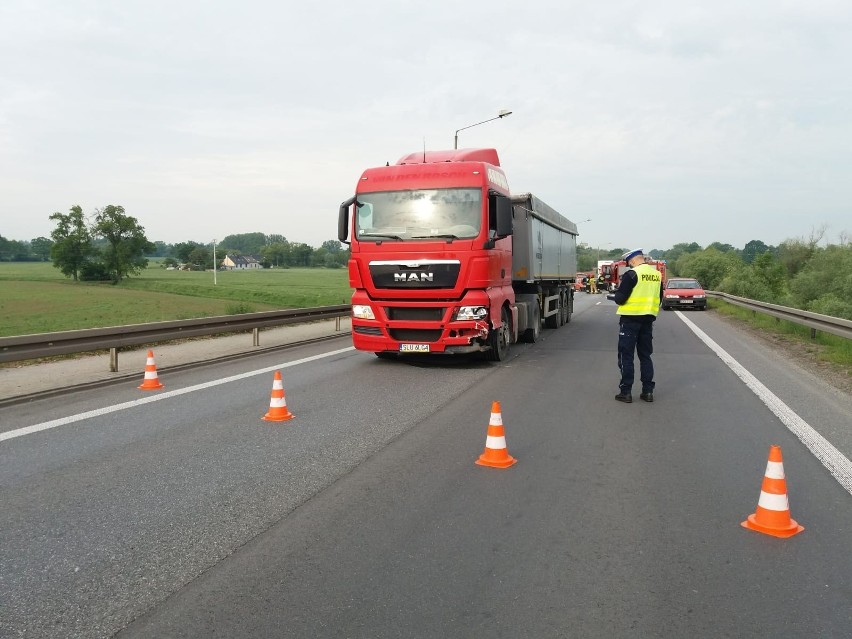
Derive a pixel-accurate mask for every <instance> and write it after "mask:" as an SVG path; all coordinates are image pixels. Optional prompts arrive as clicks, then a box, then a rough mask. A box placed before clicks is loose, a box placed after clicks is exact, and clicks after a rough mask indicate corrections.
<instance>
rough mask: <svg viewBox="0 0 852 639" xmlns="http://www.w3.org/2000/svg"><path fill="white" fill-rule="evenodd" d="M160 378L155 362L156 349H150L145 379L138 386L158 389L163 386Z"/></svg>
mask: <svg viewBox="0 0 852 639" xmlns="http://www.w3.org/2000/svg"><path fill="white" fill-rule="evenodd" d="M162 387H163V385H162V384H161V383H160V379H159V378H158V377H157V366H156V364H154V351H148V359H147V360H145V379H144V380H142V385H141V386H139V387H138V388H141V389H142V390H157V389H158V388H162Z"/></svg>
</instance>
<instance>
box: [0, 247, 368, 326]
mask: <svg viewBox="0 0 852 639" xmlns="http://www.w3.org/2000/svg"><path fill="white" fill-rule="evenodd" d="M351 295H352V289H350V288H349V277H348V274H347V271H346V269H322V268H318V269H308V268H305V269H295V268H294V269H269V270H266V269H261V270H252V271H219V272H218V273H217V274H216V284H215V285H214V283H213V272H212V271H209V272H194V271H167V270H165V269H163V268H161V267H160V266H159V264H157V263H154V262H152V263H151V265H150V266H149V268H148V269H146V270H145V271H144V272H142V273H140V274H139V275H138V276H135V277H132V278H130V279H128V280H126V281H124V282H122V283H121V284H119V285H117V286H113V285H111V284H106V283H89V282H73V281H71V280H70V279H68V278H66V277H65V276H63V275H62V273H60V272H59V270H58V269H55V268H54V267H53V265H52V264H51V263H49V262H48V263H33V262H21V263H18V262H11V263H10V262H0V336H4V337H5V336H10V335H29V334H33V333H50V332H54V331H67V330H75V329H80V328H96V327H104V326H124V325H126V324H144V323H147V322H159V321H165V320H175V319H189V318H193V317H213V316H217V315H234V314H237V313H252V312H259V311H268V310H275V309H281V308H310V307H315V306H332V305H336V304H347V303H349V299H350V297H351Z"/></svg>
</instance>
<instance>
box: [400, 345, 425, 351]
mask: <svg viewBox="0 0 852 639" xmlns="http://www.w3.org/2000/svg"><path fill="white" fill-rule="evenodd" d="M399 352H400V353H428V352H429V344H400V345H399Z"/></svg>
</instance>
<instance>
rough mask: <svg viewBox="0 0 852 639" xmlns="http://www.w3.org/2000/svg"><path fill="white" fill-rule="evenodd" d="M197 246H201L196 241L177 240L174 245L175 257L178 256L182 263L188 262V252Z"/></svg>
mask: <svg viewBox="0 0 852 639" xmlns="http://www.w3.org/2000/svg"><path fill="white" fill-rule="evenodd" d="M198 246H201V244H199V243H198V242H193V241H191V240H190V241H189V242H179V243H178V244H175V246H174V254H175V257H176V258H178V259H179V260H180V261H181V262H183V263H184V264H188V263H189V254H190V253H192V251H193V249H195V248H196V247H198Z"/></svg>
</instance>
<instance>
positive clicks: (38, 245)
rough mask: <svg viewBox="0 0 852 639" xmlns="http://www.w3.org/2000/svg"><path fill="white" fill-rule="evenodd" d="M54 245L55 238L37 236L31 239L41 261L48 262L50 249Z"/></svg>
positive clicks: (33, 249)
mask: <svg viewBox="0 0 852 639" xmlns="http://www.w3.org/2000/svg"><path fill="white" fill-rule="evenodd" d="M52 246H53V240H50V239H48V238H46V237H36V238H33V239H32V240H30V248H31V249H32V252H33V255H35V256H36V257H37V258H38V260H39V261H40V262H46V261H47V260H49V259H50V249H51V247H52Z"/></svg>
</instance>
